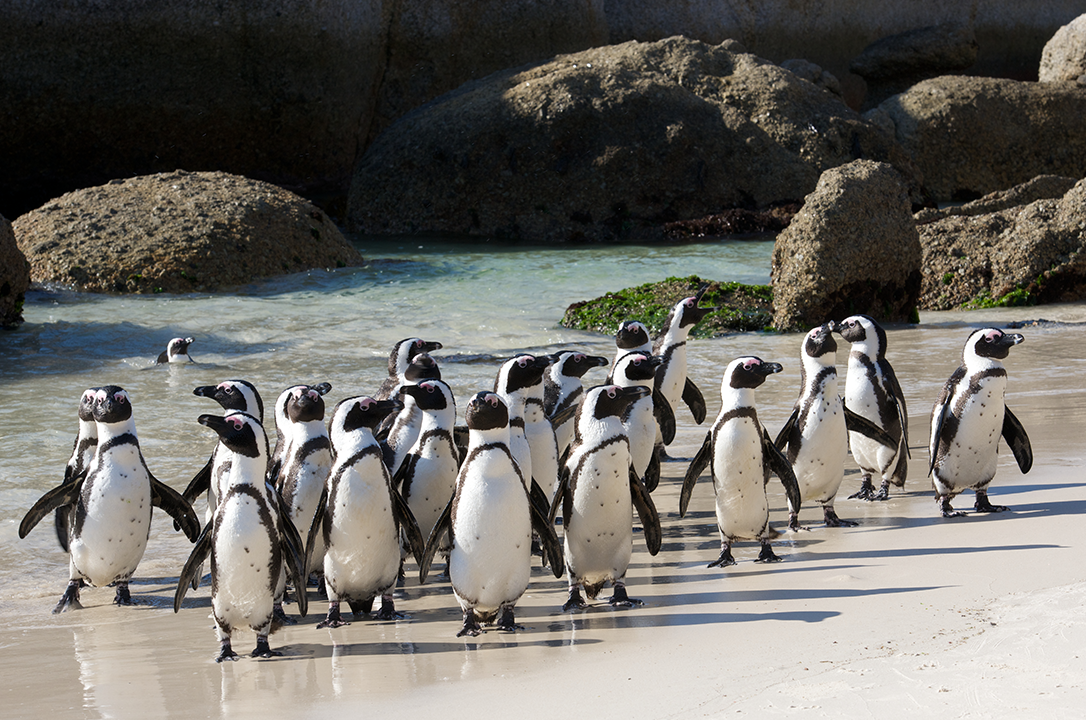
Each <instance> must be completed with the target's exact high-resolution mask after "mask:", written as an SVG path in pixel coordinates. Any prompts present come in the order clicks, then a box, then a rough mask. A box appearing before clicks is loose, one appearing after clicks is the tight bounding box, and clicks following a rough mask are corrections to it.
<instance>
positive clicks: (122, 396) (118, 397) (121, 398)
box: [113, 392, 128, 405]
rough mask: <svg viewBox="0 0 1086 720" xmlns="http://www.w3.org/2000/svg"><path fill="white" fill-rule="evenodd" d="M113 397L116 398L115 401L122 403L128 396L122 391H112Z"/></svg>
mask: <svg viewBox="0 0 1086 720" xmlns="http://www.w3.org/2000/svg"><path fill="white" fill-rule="evenodd" d="M113 399H114V400H116V401H117V402H119V403H120V404H122V405H124V403H125V401H126V400H128V396H127V395H125V394H124V393H123V392H119V393H114V395H113Z"/></svg>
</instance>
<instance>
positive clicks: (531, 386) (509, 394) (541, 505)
mask: <svg viewBox="0 0 1086 720" xmlns="http://www.w3.org/2000/svg"><path fill="white" fill-rule="evenodd" d="M549 364H550V359H549V358H548V357H546V356H542V355H541V356H539V357H536V356H535V355H529V354H527V353H521V354H520V355H516V356H514V357H511V358H509V359H508V360H506V361H505V362H504V363H502V365H501V367H500V368H499V369H498V377H497V378H496V379H495V380H494V392H496V393H497V394H498V395H499V396H501V398H502V400H503V401H504V402H505V406H506V409H507V412H508V414H509V450H510V451H511V452H512V453H513V459H515V460H516V461H517V466H518V467H519V468H520V472H521V474H523V475H524V480H525V482H526V483H527V484H528V488H529V490H530V491H531V494H532V501H533V502H534V503H535V504H536V508H537V509H538V510H539V511H540V512H542V513H544V514H545V513H546V512H547V507H548V506H549V505H550V498H551V495H552V494H553V492H554V488H555V487H556V486H557V484H558V458H557V454H558V450H557V441H556V440H554V439H553V437H552V438H551V439H550V442H549V443H548V442H545V441H546V440H547V438H546V437H545V436H543V437H542V438H537V442H536V445H535V446H534V447H533V445H532V439H531V438H529V435H528V433H529V427H528V422H527V415H528V412H529V409H528V406H529V398H531V399H532V400H533V403H532V406H533V411H532V414H533V416H534V415H535V414H536V412H535V411H536V410H538V411H539V412H540V413H541V412H542V391H543V371H544V370H546V369H547V365H549ZM534 401H538V404H537V402H534ZM533 419H534V418H533ZM532 430H533V431H534V430H535V428H534V427H533V428H532ZM551 435H552V436H553V430H552V431H551ZM533 437H535V436H533ZM540 440H541V441H540ZM537 465H538V467H537ZM552 472H553V475H551V473H552ZM543 488H546V490H544V489H543Z"/></svg>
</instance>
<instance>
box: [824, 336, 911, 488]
mask: <svg viewBox="0 0 1086 720" xmlns="http://www.w3.org/2000/svg"><path fill="white" fill-rule="evenodd" d="M835 330H836V332H837V333H839V334H840V335H841V337H843V338H844V339H845V340H848V341H849V342H850V343H851V344H852V349H851V350H850V351H849V354H848V376H847V377H846V378H845V407H846V408H848V409H849V410H851V411H852V412H854V413H856V414H857V415H859V416H860V417H862V418H865V419H867V420H870V421H871V422H873V423H874V424H875V425H877V426H878V427H880V428H882V430H884V431H885V432H886V433H887V434H888V435H890V437H891V438H893V440H894V442H895V445H894V446H893V447H887V446H886V445H884V444H882V443H880V442H879V441H877V440H873V439H872V438H870V437H867V436H866V435H864V434H863V433H860V432H854V431H850V432H849V434H848V442H849V447H850V448H851V449H852V457H853V459H855V460H856V464H857V465H859V466H860V471H861V472H862V473H863V480H862V482H861V485H860V490H859V492H856V493H854V494H852V495H850V496H849V497H850V498H859V499H861V500H886V499H887V498H888V497H889V496H890V484H891V483H893V484H894V485H896V486H898V487H904V485H905V478H906V477H907V476H908V457H909V412H908V410H907V409H906V407H905V395H904V394H903V393H902V392H901V385H899V384H898V381H897V376H896V375H895V374H894V368H893V367H892V366H891V365H890V363H889V361H887V359H886V331H885V330H883V329H882V327H881V326H880V325H879V324H878V323H877V322H875V320H874V319H873V318H870V317H868V316H867V315H853V316H852V317H848V318H845V320H844V321H842V322H841V323H840V324H838V325H837V326H836V328H835ZM872 476H878V477H879V478H880V479H881V480H882V487H881V488H880V489H879V490H878V491H877V492H876V491H875V487H874V485H873V484H872V481H871V480H872Z"/></svg>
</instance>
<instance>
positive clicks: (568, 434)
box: [543, 350, 607, 457]
mask: <svg viewBox="0 0 1086 720" xmlns="http://www.w3.org/2000/svg"><path fill="white" fill-rule="evenodd" d="M550 360H551V364H550V365H548V366H547V370H546V372H545V373H544V374H543V412H544V414H545V415H546V416H547V417H548V418H549V419H550V421H551V425H552V426H553V427H554V437H555V441H556V442H557V444H558V457H562V455H564V454H565V452H566V448H568V447H569V443H570V441H571V440H573V416H574V415H575V414H576V412H577V404H578V403H580V402H581V398H582V397H584V383H583V380H582V378H584V375H585V373H587V372H588V371H589V370H591V369H592V368H594V367H603V366H605V365H607V358H605V357H600V356H598V355H586V354H585V353H582V352H575V351H569V350H567V351H565V352H560V353H555V354H554V355H551V357H550Z"/></svg>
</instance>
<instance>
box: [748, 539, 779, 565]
mask: <svg viewBox="0 0 1086 720" xmlns="http://www.w3.org/2000/svg"><path fill="white" fill-rule="evenodd" d="M780 561H781V559H780V558H779V557H778V556H777V554H776V553H775V552H773V548H772V547H770V545H769V543H767V542H763V543H762V551H761V552H760V553H758V557H757V558H755V559H754V562H758V563H775V562H780Z"/></svg>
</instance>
